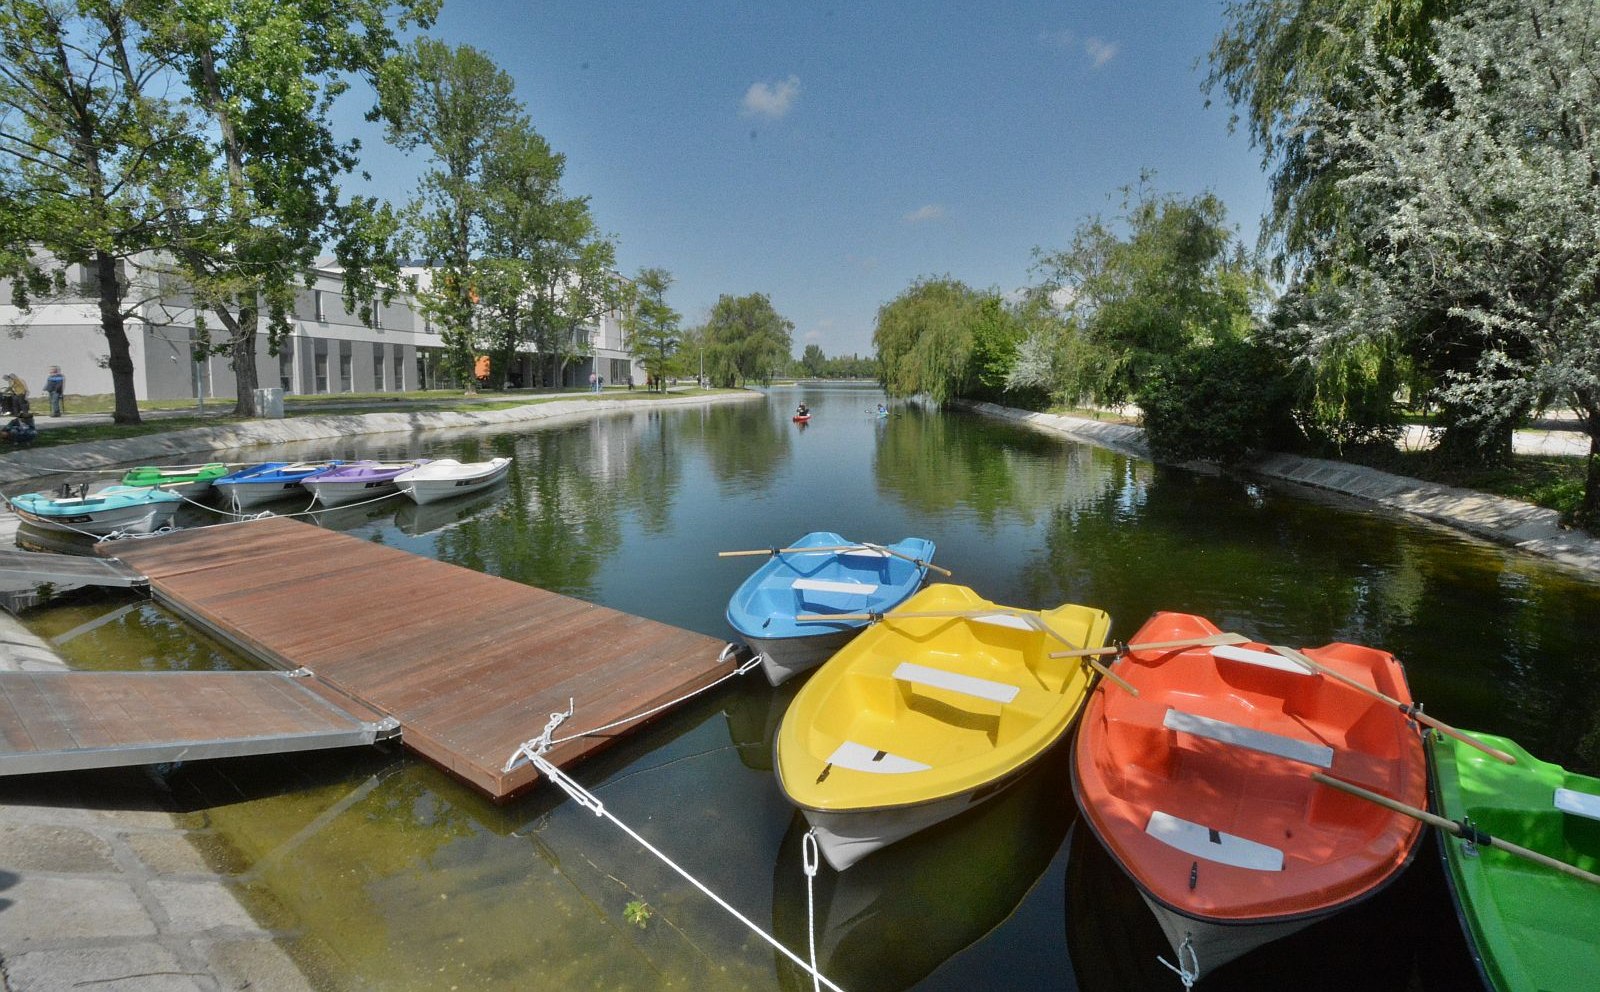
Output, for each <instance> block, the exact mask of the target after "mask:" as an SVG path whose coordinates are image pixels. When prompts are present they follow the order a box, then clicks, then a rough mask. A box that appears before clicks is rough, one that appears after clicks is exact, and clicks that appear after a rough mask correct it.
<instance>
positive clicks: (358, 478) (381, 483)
mask: <svg viewBox="0 0 1600 992" xmlns="http://www.w3.org/2000/svg"><path fill="white" fill-rule="evenodd" d="M427 461H428V459H426V458H423V459H419V460H417V461H409V462H375V461H360V462H347V463H345V464H343V465H335V466H333V467H331V468H325V469H323V470H322V471H321V472H313V473H312V474H310V475H308V476H306V477H305V478H304V479H301V480H300V484H301V485H302V486H304V487H305V488H306V489H308V490H310V491H311V495H312V496H313V497H315V498H316V501H317V502H318V503H321V504H322V505H323V506H340V505H343V504H345V503H354V502H356V501H357V500H364V499H376V498H377V497H379V496H386V495H388V494H389V493H392V492H396V491H397V490H398V488H399V487H398V486H397V485H396V484H395V481H394V480H395V479H396V478H397V477H398V476H400V475H401V474H402V473H405V472H409V471H411V470H412V469H414V468H416V467H417V466H419V465H425V464H427Z"/></svg>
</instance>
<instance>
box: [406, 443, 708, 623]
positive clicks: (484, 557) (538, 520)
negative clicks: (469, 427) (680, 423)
mask: <svg viewBox="0 0 1600 992" xmlns="http://www.w3.org/2000/svg"><path fill="white" fill-rule="evenodd" d="M496 441H497V445H496V450H495V452H494V453H495V454H507V455H511V456H512V457H513V463H512V469H511V472H510V473H509V474H508V476H507V479H506V490H507V495H506V498H505V499H504V500H501V501H500V502H498V503H497V504H496V505H495V506H494V508H493V509H492V510H489V511H488V512H485V513H481V514H479V515H477V516H475V517H472V518H471V519H468V520H465V521H463V522H461V523H460V524H459V525H458V526H456V527H454V528H452V529H450V530H448V531H444V532H442V533H440V534H439V536H438V538H437V554H438V557H439V558H440V560H442V561H448V562H451V563H452V564H456V565H461V566H463V567H466V568H471V569H475V570H477V571H481V572H488V573H490V574H493V575H499V576H501V577H503V578H507V579H511V580H513V581H516V582H524V583H527V584H529V585H535V586H538V587H540V588H542V589H549V590H552V591H555V592H561V593H566V594H568V595H574V596H580V597H587V598H593V597H594V595H595V576H596V575H597V574H598V572H599V571H600V568H601V566H602V565H604V563H605V561H606V560H607V559H608V558H610V557H611V556H612V555H614V554H616V553H617V552H618V551H619V549H620V545H621V537H622V534H621V531H622V525H623V522H624V520H625V518H626V517H627V516H628V515H630V514H632V515H633V516H634V517H635V518H636V519H638V520H639V521H640V524H641V526H643V527H645V528H646V529H647V530H651V529H655V530H659V529H661V528H663V527H665V526H666V524H667V521H668V520H669V518H670V509H671V503H672V498H673V494H674V492H675V491H676V489H677V484H678V477H679V475H680V474H681V458H680V457H679V456H678V455H677V453H676V452H675V451H674V450H673V449H672V447H671V440H670V437H667V436H666V432H663V431H662V429H661V426H660V424H659V421H658V418H655V417H653V416H652V417H629V418H623V417H611V418H604V419H599V420H595V421H592V422H588V423H584V424H581V425H575V426H572V427H566V428H555V429H545V430H540V431H534V432H531V433H529V434H525V435H522V436H520V437H517V438H514V439H512V438H498V439H496ZM501 442H503V443H501ZM513 442H514V447H513ZM652 444H653V445H654V447H653V449H652V447H651V446H652ZM484 457H487V454H486V455H484Z"/></svg>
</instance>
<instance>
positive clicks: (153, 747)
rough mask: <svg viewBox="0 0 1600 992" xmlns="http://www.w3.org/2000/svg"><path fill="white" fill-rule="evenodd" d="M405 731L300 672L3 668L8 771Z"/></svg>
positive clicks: (225, 753)
mask: <svg viewBox="0 0 1600 992" xmlns="http://www.w3.org/2000/svg"><path fill="white" fill-rule="evenodd" d="M399 732H400V726H399V723H398V722H397V721H395V720H393V719H390V718H387V717H384V716H382V715H381V714H378V713H376V712H372V711H366V710H365V708H364V707H362V706H361V705H360V704H358V703H355V702H353V701H350V700H345V699H342V698H338V697H336V696H334V695H333V694H332V693H331V692H330V691H329V690H328V689H327V688H326V687H324V686H321V685H319V684H318V683H317V682H316V680H315V679H312V678H303V677H300V674H299V673H295V672H0V775H26V774H31V773H35V772H55V771H71V770H77V769H86V768H112V767H117V766H123V765H145V764H155V763H161V762H170V761H195V760H199V759H202V758H233V757H241V756H244V755H257V754H278V753H282V752H287V751H311V750H317V749H320V748H333V747H349V746H354V745H366V744H373V743H375V742H377V741H380V740H385V739H388V738H390V737H395V736H397V735H398V734H399Z"/></svg>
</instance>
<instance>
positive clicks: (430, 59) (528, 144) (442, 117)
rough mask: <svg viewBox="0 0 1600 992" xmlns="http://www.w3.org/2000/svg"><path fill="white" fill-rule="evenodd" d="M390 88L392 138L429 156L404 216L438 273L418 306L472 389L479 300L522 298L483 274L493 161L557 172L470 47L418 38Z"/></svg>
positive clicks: (519, 109)
mask: <svg viewBox="0 0 1600 992" xmlns="http://www.w3.org/2000/svg"><path fill="white" fill-rule="evenodd" d="M386 84H387V85H386V88H385V91H384V99H385V107H386V110H387V112H388V114H389V117H390V120H391V122H392V123H391V125H390V128H389V140H390V141H391V142H392V143H394V144H395V145H396V146H397V147H400V148H402V149H405V150H407V151H412V150H416V149H419V148H420V149H423V150H425V151H426V152H427V154H428V158H429V165H428V168H427V169H426V170H425V171H424V172H423V174H422V177H421V180H420V181H419V184H418V188H417V193H416V196H415V197H414V198H413V199H412V201H411V203H410V204H409V205H408V207H407V209H406V223H407V228H408V232H409V237H410V241H411V244H412V248H413V254H415V255H416V256H417V257H419V258H420V259H421V260H422V261H423V262H424V263H425V264H426V265H428V266H429V267H431V268H432V270H433V272H432V278H431V282H430V283H428V284H426V285H422V286H420V287H419V295H418V300H419V303H420V304H421V307H422V310H423V312H424V313H425V314H427V315H428V316H429V317H430V318H431V319H432V320H433V321H434V323H436V324H437V325H438V326H439V328H440V332H439V333H440V339H441V340H442V341H443V343H444V345H445V349H446V356H447V363H448V365H449V367H450V368H451V369H452V371H453V372H454V373H455V375H456V377H457V378H458V380H460V381H464V382H466V383H467V384H468V387H467V388H468V389H469V390H470V389H471V388H472V383H473V377H472V374H471V372H472V363H473V359H474V358H475V356H476V355H477V354H478V353H479V352H480V351H481V350H482V349H483V347H484V344H485V341H484V338H483V332H482V331H483V329H482V326H481V323H480V320H479V316H480V315H479V313H478V309H479V301H480V299H481V297H482V293H483V292H484V291H485V290H488V289H491V288H492V289H495V290H500V291H501V292H502V296H501V299H502V300H504V298H505V297H504V293H506V292H515V290H514V289H505V288H504V283H506V282H511V283H513V284H514V283H515V282H516V281H517V278H516V275H515V273H507V272H504V271H502V272H500V273H497V274H492V273H487V272H485V271H484V269H485V265H484V261H483V260H484V259H486V258H488V257H490V256H491V252H490V250H489V237H490V235H489V231H488V227H487V223H486V220H485V216H486V214H487V213H488V212H489V211H490V210H491V205H490V196H491V193H490V189H489V187H490V185H491V180H490V176H489V173H490V169H491V163H492V162H494V161H495V159H496V154H497V152H498V153H499V155H500V157H501V163H502V165H504V164H505V157H506V156H508V155H517V154H521V155H524V156H527V158H526V159H525V160H524V161H523V162H522V163H520V164H519V165H518V166H517V170H520V171H522V172H523V176H522V178H523V179H530V180H532V179H536V177H535V176H534V175H533V173H535V172H537V171H538V170H539V169H540V168H545V169H549V168H551V167H552V164H551V163H549V162H548V161H546V162H544V163H538V162H533V161H532V160H531V159H532V158H533V157H536V151H537V150H536V149H534V148H533V147H532V146H533V143H534V142H533V138H534V137H535V136H534V135H532V134H531V132H532V125H531V124H530V122H529V121H528V117H527V114H526V112H525V111H524V109H523V106H522V103H521V102H520V101H519V100H517V98H516V96H515V95H514V93H513V90H514V88H515V84H514V83H513V81H512V79H511V77H510V76H509V75H508V74H507V73H506V72H505V71H504V70H502V69H500V67H499V66H497V65H495V63H494V61H493V60H491V59H490V58H489V57H488V56H487V55H485V54H484V53H483V52H481V51H479V50H477V49H475V48H473V47H471V46H469V45H461V46H457V47H451V46H450V45H448V44H445V43H444V42H442V41H438V40H436V39H432V38H422V39H419V40H418V41H417V42H416V43H415V44H414V45H413V47H412V50H411V52H410V53H409V56H408V59H407V68H406V71H405V72H404V73H403V74H402V75H401V76H399V77H393V76H391V77H386ZM546 150H547V149H546ZM507 171H514V170H511V169H509V168H508V169H507ZM555 171H556V174H557V175H559V169H556V170H555ZM500 178H501V179H502V180H507V179H508V177H507V176H505V175H502V176H501V177H500ZM510 181H513V182H515V181H516V179H515V178H510ZM502 192H503V190H502ZM498 209H500V210H501V211H502V212H503V211H504V210H505V209H506V208H505V207H504V205H502V206H501V207H500V208H498ZM512 223H515V220H513V221H512ZM492 275H498V276H499V277H500V278H496V279H494V280H493V281H494V282H495V283H496V285H495V286H494V287H490V286H488V285H487V284H488V282H489V281H490V280H491V276H492Z"/></svg>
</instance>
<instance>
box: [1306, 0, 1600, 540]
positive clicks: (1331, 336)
mask: <svg viewBox="0 0 1600 992" xmlns="http://www.w3.org/2000/svg"><path fill="white" fill-rule="evenodd" d="M1597 58H1600V17H1597V15H1596V11H1595V7H1594V4H1593V3H1592V2H1591V0H1481V2H1480V3H1478V4H1476V5H1474V8H1473V9H1472V11H1470V12H1468V13H1463V14H1461V15H1459V16H1457V17H1455V18H1453V19H1451V20H1450V21H1448V22H1445V23H1443V24H1441V25H1439V27H1438V29H1437V50H1436V54H1435V56H1434V59H1433V61H1434V67H1435V70H1436V73H1437V83H1436V85H1437V86H1440V87H1443V88H1444V89H1445V90H1447V92H1448V99H1449V103H1450V106H1451V112H1450V113H1449V114H1444V115H1441V114H1438V113H1436V112H1435V110H1434V101H1435V95H1434V94H1431V93H1426V92H1419V91H1418V90H1417V88H1416V87H1415V86H1414V85H1412V82H1411V80H1410V78H1409V77H1408V76H1407V75H1406V74H1405V73H1403V72H1400V71H1396V70H1395V68H1394V67H1393V66H1392V65H1391V64H1389V63H1386V62H1384V61H1382V60H1380V59H1377V58H1370V59H1369V60H1368V61H1367V63H1366V66H1365V68H1366V72H1367V74H1368V76H1369V77H1370V78H1371V79H1373V80H1374V81H1375V86H1374V98H1373V99H1371V100H1370V101H1367V102H1366V103H1364V104H1363V105H1361V106H1358V107H1356V108H1355V109H1350V108H1348V107H1345V106H1342V105H1338V104H1328V105H1325V106H1324V108H1323V114H1324V117H1323V118H1322V128H1321V129H1322V132H1323V133H1324V134H1325V135H1326V136H1327V149H1326V154H1327V155H1328V157H1330V158H1337V159H1339V160H1341V161H1342V162H1344V163H1345V166H1344V168H1345V170H1346V176H1345V178H1343V179H1342V180H1341V195H1342V196H1343V197H1344V199H1345V201H1346V202H1347V203H1348V204H1350V206H1351V209H1352V217H1351V223H1352V224H1353V225H1354V226H1356V227H1357V228H1358V229H1359V230H1360V237H1359V238H1357V239H1354V243H1357V244H1360V245H1362V246H1363V248H1362V250H1360V251H1354V250H1352V251H1349V252H1347V253H1346V254H1345V255H1343V256H1341V257H1340V259H1339V261H1340V264H1341V265H1342V266H1343V267H1344V269H1345V270H1346V272H1347V273H1348V278H1347V279H1346V280H1345V281H1344V282H1343V283H1342V284H1341V285H1340V286H1339V287H1337V292H1330V293H1329V294H1327V295H1328V297H1329V299H1328V301H1327V306H1326V307H1325V309H1324V310H1323V311H1322V313H1321V314H1320V315H1319V318H1320V319H1317V320H1314V321H1308V322H1307V323H1305V324H1304V325H1302V327H1301V328H1300V329H1301V331H1302V332H1303V334H1304V338H1303V340H1304V342H1305V344H1306V345H1307V346H1308V347H1310V348H1312V349H1327V348H1334V347H1338V346H1340V345H1341V344H1343V343H1345V342H1348V341H1350V340H1382V339H1385V338H1388V337H1390V336H1393V335H1396V334H1415V333H1416V328H1417V326H1418V325H1419V324H1428V325H1429V326H1437V325H1434V324H1432V318H1433V316H1434V315H1435V314H1438V313H1440V312H1441V311H1442V312H1443V313H1444V314H1445V315H1446V316H1447V318H1448V321H1449V322H1450V324H1451V325H1457V326H1459V327H1461V328H1463V329H1464V330H1465V331H1466V332H1467V333H1468V334H1470V335H1472V336H1473V337H1474V338H1475V339H1476V340H1477V341H1479V342H1481V347H1480V348H1479V349H1478V352H1477V355H1476V358H1475V359H1474V360H1473V361H1472V362H1470V363H1469V364H1466V365H1465V366H1463V367H1460V368H1457V369H1455V370H1453V371H1451V372H1449V373H1448V374H1447V375H1446V376H1445V377H1444V381H1443V383H1442V387H1441V390H1440V392H1441V395H1442V396H1443V397H1444V398H1445V399H1446V400H1447V401H1449V402H1451V403H1452V404H1454V405H1455V406H1456V407H1457V408H1458V409H1460V410H1463V411H1466V415H1467V419H1468V420H1469V422H1476V423H1477V424H1478V425H1480V426H1482V427H1483V428H1486V429H1489V430H1498V429H1501V428H1502V427H1503V426H1504V425H1506V424H1508V423H1511V422H1514V420H1515V419H1516V418H1517V417H1518V416H1520V415H1521V413H1522V412H1523V411H1526V410H1528V409H1530V408H1533V407H1536V406H1542V405H1544V404H1546V403H1548V402H1552V401H1555V402H1561V403H1563V404H1566V405H1569V406H1570V407H1571V408H1572V409H1573V410H1575V411H1576V412H1577V413H1578V415H1579V417H1580V418H1581V420H1582V423H1583V426H1584V429H1585V431H1587V432H1588V435H1589V440H1590V447H1589V451H1590V454H1589V458H1588V473H1587V484H1586V490H1585V494H1584V499H1583V502H1582V507H1581V509H1580V511H1579V516H1580V517H1581V518H1582V520H1583V522H1584V523H1585V524H1586V525H1588V526H1594V525H1595V524H1596V523H1600V247H1597V246H1600V167H1597V164H1596V163H1600V76H1597V74H1596V72H1595V66H1596V64H1597V63H1596V60H1597Z"/></svg>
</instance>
